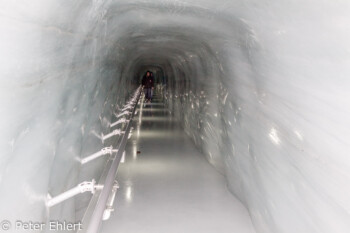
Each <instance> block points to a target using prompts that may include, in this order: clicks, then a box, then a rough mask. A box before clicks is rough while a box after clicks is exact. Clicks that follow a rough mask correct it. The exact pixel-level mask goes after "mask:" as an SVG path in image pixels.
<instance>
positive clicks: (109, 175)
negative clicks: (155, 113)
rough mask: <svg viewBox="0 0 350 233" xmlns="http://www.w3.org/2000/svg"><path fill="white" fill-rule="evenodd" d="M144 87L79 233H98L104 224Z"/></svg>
mask: <svg viewBox="0 0 350 233" xmlns="http://www.w3.org/2000/svg"><path fill="white" fill-rule="evenodd" d="M141 90H142V87H141V86H140V87H139V88H138V89H137V91H136V93H135V95H137V97H136V101H135V105H134V107H133V111H132V114H130V118H129V121H127V126H126V128H125V131H124V132H125V133H124V134H123V137H122V139H121V141H120V144H119V147H118V151H117V153H116V155H115V157H114V158H113V159H112V160H110V161H108V163H107V165H106V167H105V169H104V171H103V173H102V175H101V177H100V180H99V184H101V185H103V188H102V190H98V191H96V192H95V193H94V195H93V197H92V198H91V201H90V203H89V206H88V208H87V210H86V212H85V215H84V217H83V220H82V227H81V228H80V229H79V230H78V232H79V233H97V232H98V230H99V227H100V225H101V222H102V217H103V213H104V211H105V209H106V206H107V202H108V200H109V199H110V195H111V192H112V191H113V187H114V184H115V177H116V175H117V170H118V167H119V163H120V160H121V158H122V156H123V153H124V150H125V146H126V143H127V140H128V136H129V132H130V128H131V124H132V118H133V117H134V114H135V110H136V107H137V104H138V102H139V99H140V96H141Z"/></svg>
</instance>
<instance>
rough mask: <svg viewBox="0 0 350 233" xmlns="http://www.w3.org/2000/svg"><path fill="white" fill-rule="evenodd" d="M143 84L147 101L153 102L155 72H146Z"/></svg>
mask: <svg viewBox="0 0 350 233" xmlns="http://www.w3.org/2000/svg"><path fill="white" fill-rule="evenodd" d="M142 85H143V87H144V90H145V98H146V101H148V102H151V101H152V95H153V88H154V79H153V73H152V72H151V71H147V72H146V74H145V75H144V76H143V78H142Z"/></svg>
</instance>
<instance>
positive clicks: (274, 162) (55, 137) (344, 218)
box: [0, 0, 350, 233]
mask: <svg viewBox="0 0 350 233" xmlns="http://www.w3.org/2000/svg"><path fill="white" fill-rule="evenodd" d="M0 4H1V9H0V19H1V20H0V29H1V30H0V32H1V38H0V42H1V43H0V49H1V51H2V53H1V55H0V62H1V64H2V65H1V67H0V75H1V88H2V91H1V94H0V95H1V98H0V99H1V100H0V101H1V106H3V107H2V109H1V115H2V122H1V129H2V133H1V148H2V155H1V158H0V159H1V160H0V170H1V176H0V181H1V186H0V189H1V190H0V195H1V199H0V201H1V206H2V207H3V208H1V210H0V216H1V217H2V218H3V219H9V220H11V221H13V220H16V219H31V220H33V221H46V220H48V219H50V218H52V219H54V218H56V219H67V220H72V221H73V220H75V219H76V212H79V211H82V210H84V208H85V207H86V205H87V202H88V201H89V196H88V195H84V196H83V197H82V198H78V199H75V200H69V201H68V202H66V203H65V204H64V205H62V206H60V207H59V208H57V209H54V210H50V211H49V210H47V209H46V207H45V199H46V197H47V194H48V193H50V194H52V195H54V194H58V193H60V192H62V191H64V190H66V189H68V188H70V187H73V186H74V185H76V184H77V183H79V182H80V181H83V180H86V179H91V178H93V177H96V176H97V174H100V173H101V170H102V169H103V164H104V162H105V161H103V160H99V161H96V163H94V164H93V165H90V166H86V167H81V166H80V164H79V163H78V162H77V160H78V159H79V158H82V157H85V156H86V155H88V154H91V153H92V152H94V151H95V150H96V148H99V147H100V146H101V142H100V141H99V139H98V138H97V137H96V136H95V134H96V133H97V134H98V133H100V132H103V133H106V132H107V131H108V127H107V126H108V123H109V122H111V120H113V112H114V111H115V110H116V109H118V107H120V106H121V105H122V104H123V103H125V101H126V100H127V99H128V97H129V96H130V95H131V93H132V92H133V91H134V90H135V89H136V87H137V85H138V82H137V81H138V78H139V73H138V72H142V69H144V68H145V67H149V66H151V67H159V68H160V69H161V70H163V72H164V75H165V77H166V98H167V100H166V104H167V106H168V108H169V109H170V111H171V112H172V113H173V114H174V116H175V117H177V118H178V119H181V120H182V124H183V128H184V130H185V132H186V133H187V134H188V135H189V136H190V137H191V138H192V140H193V141H194V143H195V144H196V145H197V147H198V148H199V149H200V150H201V151H202V152H203V154H204V155H205V156H206V158H207V159H208V161H209V162H210V163H211V164H213V165H214V166H215V167H216V169H218V171H220V172H221V173H222V174H224V175H225V177H226V179H227V183H228V187H229V189H230V191H231V192H232V194H233V195H235V196H237V197H238V198H239V199H240V200H241V201H242V203H243V204H244V205H245V206H246V208H247V209H248V210H249V212H250V215H251V218H252V221H253V223H254V225H255V228H256V230H257V232H276V233H280V232H283V233H284V232H293V233H294V232H307V233H310V232H348V231H349V229H350V226H349V221H348V219H349V209H350V207H349V203H350V202H349V196H350V195H349V191H350V190H349V188H348V185H347V184H348V181H349V172H348V171H349V161H348V159H347V154H348V153H347V152H348V143H347V142H346V138H348V136H349V133H348V132H349V125H350V124H349V120H348V114H349V111H348V110H347V109H346V108H344V106H348V105H349V98H348V94H347V93H348V88H349V81H348V78H347V76H348V74H349V73H350V71H349V67H350V66H349V51H350V50H349V44H348V41H349V33H348V31H349V30H348V29H349V28H348V25H349V21H350V19H349V16H348V12H349V3H348V2H346V1H337V2H334V1H331V0H327V1H323V2H316V1H313V0H310V1H306V2H305V1H303V2H302V3H301V2H299V1H296V2H287V1H275V2H267V1H254V0H249V1H238V0H237V1H215V2H212V1H112V0H110V1H98V0H96V1H90V2H87V1H83V0H80V1H75V2H74V3H71V2H68V1H64V2H62V1H55V0H52V1H43V0H35V1H30V2H28V1H24V0H20V1H7V2H6V1H4V2H1V3H0ZM325 12H327V13H325ZM8 209H12V210H14V211H12V212H10V213H9V212H8Z"/></svg>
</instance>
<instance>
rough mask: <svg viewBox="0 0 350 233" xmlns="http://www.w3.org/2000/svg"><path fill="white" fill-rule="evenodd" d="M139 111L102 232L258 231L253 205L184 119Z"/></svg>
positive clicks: (149, 108)
mask: <svg viewBox="0 0 350 233" xmlns="http://www.w3.org/2000/svg"><path fill="white" fill-rule="evenodd" d="M158 107H159V106H158ZM138 111H139V112H138V115H137V116H135V119H134V126H133V127H134V129H135V130H134V134H133V136H132V137H131V138H130V140H129V141H128V144H127V148H126V152H127V156H126V158H125V163H123V164H121V166H120V167H119V171H118V175H117V180H118V182H119V185H120V189H119V190H118V192H117V197H116V202H115V206H114V209H115V212H114V213H113V215H112V217H111V219H110V220H109V221H106V222H104V223H103V226H102V231H101V232H102V233H115V232H120V233H141V232H142V233H165V232H166V233H194V232H200V233H209V232H220V233H225V232H230V233H231V232H237V233H254V230H253V227H252V223H251V220H250V217H249V214H248V212H247V210H246V209H245V208H244V207H243V205H242V204H241V203H240V202H239V201H238V200H237V199H236V198H234V197H233V196H232V195H231V194H230V193H229V192H228V190H227V188H226V181H225V179H224V177H223V176H222V175H221V174H219V173H218V172H217V171H216V170H215V169H214V168H213V167H212V166H211V165H210V164H209V163H208V162H207V160H206V159H205V157H204V156H203V155H201V154H200V153H199V152H198V150H197V149H196V147H195V146H194V145H193V143H192V142H191V140H189V138H188V137H187V136H186V135H185V133H184V131H183V130H182V128H181V127H180V124H179V122H177V121H176V120H174V119H172V118H170V117H169V115H168V111H166V110H161V111H160V110H159V109H157V108H152V106H146V107H144V106H142V105H140V108H139V110H138ZM135 132H136V133H135Z"/></svg>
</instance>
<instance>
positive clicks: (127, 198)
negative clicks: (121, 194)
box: [125, 186, 132, 201]
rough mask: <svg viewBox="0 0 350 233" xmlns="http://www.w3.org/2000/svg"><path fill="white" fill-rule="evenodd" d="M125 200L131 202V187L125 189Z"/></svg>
mask: <svg viewBox="0 0 350 233" xmlns="http://www.w3.org/2000/svg"><path fill="white" fill-rule="evenodd" d="M125 197H126V200H128V201H131V199H132V198H131V186H128V187H127V188H126V193H125Z"/></svg>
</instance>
